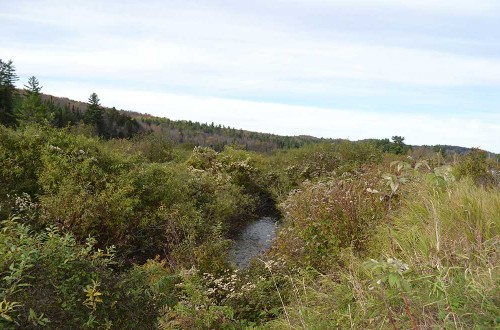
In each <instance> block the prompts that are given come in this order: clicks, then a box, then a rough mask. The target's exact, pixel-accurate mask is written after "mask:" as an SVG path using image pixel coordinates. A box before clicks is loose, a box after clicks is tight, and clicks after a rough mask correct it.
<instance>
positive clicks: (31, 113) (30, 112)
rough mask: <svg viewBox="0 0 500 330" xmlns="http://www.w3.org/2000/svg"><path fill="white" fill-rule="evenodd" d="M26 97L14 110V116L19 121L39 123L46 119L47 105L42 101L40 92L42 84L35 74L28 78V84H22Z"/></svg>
mask: <svg viewBox="0 0 500 330" xmlns="http://www.w3.org/2000/svg"><path fill="white" fill-rule="evenodd" d="M24 88H25V93H26V97H25V98H24V100H23V103H22V104H21V107H20V108H19V109H18V110H17V112H16V117H17V119H18V120H19V122H21V123H33V122H36V123H41V122H43V121H44V120H46V119H48V107H47V105H46V104H44V103H43V102H42V95H41V94H40V92H41V90H42V86H40V83H39V81H38V79H37V78H36V77H35V76H32V77H30V78H29V79H28V85H24Z"/></svg>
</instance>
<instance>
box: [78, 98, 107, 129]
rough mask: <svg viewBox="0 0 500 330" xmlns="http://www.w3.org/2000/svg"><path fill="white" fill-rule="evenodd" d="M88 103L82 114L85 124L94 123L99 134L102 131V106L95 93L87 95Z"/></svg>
mask: <svg viewBox="0 0 500 330" xmlns="http://www.w3.org/2000/svg"><path fill="white" fill-rule="evenodd" d="M88 102H89V105H88V107H87V110H86V111H85V114H84V116H83V121H84V122H85V124H90V125H94V126H95V128H96V130H97V133H98V134H99V135H101V134H102V133H103V132H102V130H103V119H102V108H101V103H100V100H99V97H98V96H97V94H96V93H92V94H91V95H90V97H89V100H88Z"/></svg>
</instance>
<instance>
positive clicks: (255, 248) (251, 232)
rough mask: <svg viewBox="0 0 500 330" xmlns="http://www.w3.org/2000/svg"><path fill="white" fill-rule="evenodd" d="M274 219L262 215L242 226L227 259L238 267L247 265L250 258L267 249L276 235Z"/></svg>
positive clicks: (276, 227)
mask: <svg viewBox="0 0 500 330" xmlns="http://www.w3.org/2000/svg"><path fill="white" fill-rule="evenodd" d="M277 229H278V226H277V224H276V219H275V218H271V217H262V218H260V219H258V220H256V221H254V222H252V223H250V224H248V225H247V226H246V227H244V228H243V230H242V231H241V233H240V234H239V235H238V236H237V237H236V239H235V240H234V245H233V247H232V248H231V249H230V251H229V260H230V261H231V262H233V263H234V264H236V266H237V267H238V268H244V267H248V265H249V264H250V261H251V260H252V258H254V257H257V256H258V255H259V254H261V253H263V252H265V251H267V250H269V249H270V248H271V245H272V241H273V239H274V237H275V236H276V230H277Z"/></svg>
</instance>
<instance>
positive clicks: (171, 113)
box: [46, 83, 500, 152]
mask: <svg viewBox="0 0 500 330" xmlns="http://www.w3.org/2000/svg"><path fill="white" fill-rule="evenodd" d="M90 88H91V87H90V86H81V85H78V86H76V85H68V84H64V85H60V84H58V83H53V84H49V85H47V88H46V91H47V92H49V93H50V92H51V91H52V90H54V91H60V92H61V93H62V95H64V96H69V97H72V98H74V99H77V100H86V99H87V97H88V95H89V94H90V93H89V90H91V89H90ZM96 92H97V93H98V95H99V97H100V99H101V102H102V104H103V105H105V106H116V107H117V108H119V109H120V108H123V109H128V110H133V111H139V112H143V113H149V114H153V115H156V116H162V117H168V118H170V119H174V120H181V119H182V120H193V121H199V122H207V123H211V122H215V123H220V124H223V125H226V126H230V127H235V128H243V129H247V130H252V131H259V132H267V133H274V134H283V135H300V134H305V135H312V136H318V137H330V138H349V139H351V140H358V139H365V138H389V137H391V136H393V135H402V136H404V137H406V142H407V143H408V144H419V145H421V144H428V145H433V144H450V145H460V146H465V147H481V148H484V149H486V150H489V151H493V152H500V147H499V145H498V144H497V139H496V138H495V137H497V138H498V136H499V132H500V114H489V115H487V116H486V117H483V118H482V119H481V118H478V117H477V116H475V115H457V116H449V115H439V114H435V115H430V114H416V113H394V112H384V113H374V112H366V111H359V110H356V109H331V108H330V109H326V108H317V107H308V106H293V105H286V104H275V103H266V102H252V101H245V100H235V99H222V98H210V97H209V98H203V97H197V96H192V95H180V94H168V93H153V92H141V91H134V90H122V89H109V88H103V89H100V90H97V91H96Z"/></svg>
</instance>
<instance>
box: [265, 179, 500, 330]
mask: <svg viewBox="0 0 500 330" xmlns="http://www.w3.org/2000/svg"><path fill="white" fill-rule="evenodd" d="M416 181H420V182H419V183H416V184H412V185H411V187H412V192H411V193H410V195H409V196H408V197H407V198H406V199H405V200H404V202H403V204H402V207H401V208H399V209H398V210H397V211H396V212H395V214H394V218H393V230H392V234H393V239H394V244H395V258H396V260H399V261H401V262H403V263H405V264H407V265H408V266H409V269H410V270H409V271H408V272H404V274H403V275H401V276H402V277H404V281H406V282H407V283H408V284H409V287H408V288H407V289H404V291H405V294H406V297H408V300H409V308H410V309H411V313H412V314H413V316H414V317H415V319H416V322H417V324H418V327H419V328H420V329H497V328H498V327H500V317H499V315H500V298H499V297H500V292H499V288H500V265H499V254H498V247H499V242H500V239H499V227H500V192H499V191H498V190H496V189H488V188H484V187H478V186H476V185H475V184H474V183H473V182H472V181H467V180H462V181H459V182H453V183H449V185H448V186H446V187H441V188H437V187H436V186H434V185H433V184H432V183H431V182H426V181H425V180H419V179H417V180H416ZM387 235H388V233H387V230H386V228H385V227H383V225H382V224H381V225H380V228H379V230H378V232H377V233H376V234H374V237H373V238H372V245H371V248H370V249H369V250H370V255H369V256H370V257H371V258H373V259H375V260H379V262H380V263H381V264H389V263H390V262H391V260H392V259H388V262H385V260H387V259H386V258H389V257H391V250H390V245H389V239H388V237H387ZM337 258H338V263H339V264H342V265H344V267H345V268H344V269H343V270H338V268H337V267H334V268H332V269H331V270H330V271H329V272H325V273H324V274H319V275H318V274H317V273H314V272H313V271H308V272H306V271H305V272H304V273H303V275H302V276H300V277H295V278H294V279H293V281H294V283H295V288H296V290H295V293H294V295H292V296H293V297H294V298H293V299H292V300H293V302H292V303H291V304H290V305H289V306H288V317H289V319H288V320H285V319H279V320H276V321H274V322H271V323H269V324H267V328H269V329H290V328H292V329H360V328H367V329H390V328H397V329H409V328H412V322H411V320H410V318H409V317H408V315H407V313H406V312H405V303H404V301H403V299H402V298H401V295H400V292H401V290H403V289H401V288H399V289H395V287H392V286H390V285H384V284H383V283H382V284H381V283H380V281H378V282H377V280H379V279H381V278H382V277H381V276H378V277H377V276H375V275H373V274H372V273H370V272H368V271H366V270H365V269H364V267H363V264H364V262H365V261H366V259H365V258H362V257H359V256H357V254H356V253H352V252H351V250H350V249H349V248H347V249H344V250H343V252H342V253H340V254H339V255H338V256H337ZM380 260H382V261H380ZM382 275H383V274H382ZM387 283H389V282H387Z"/></svg>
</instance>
